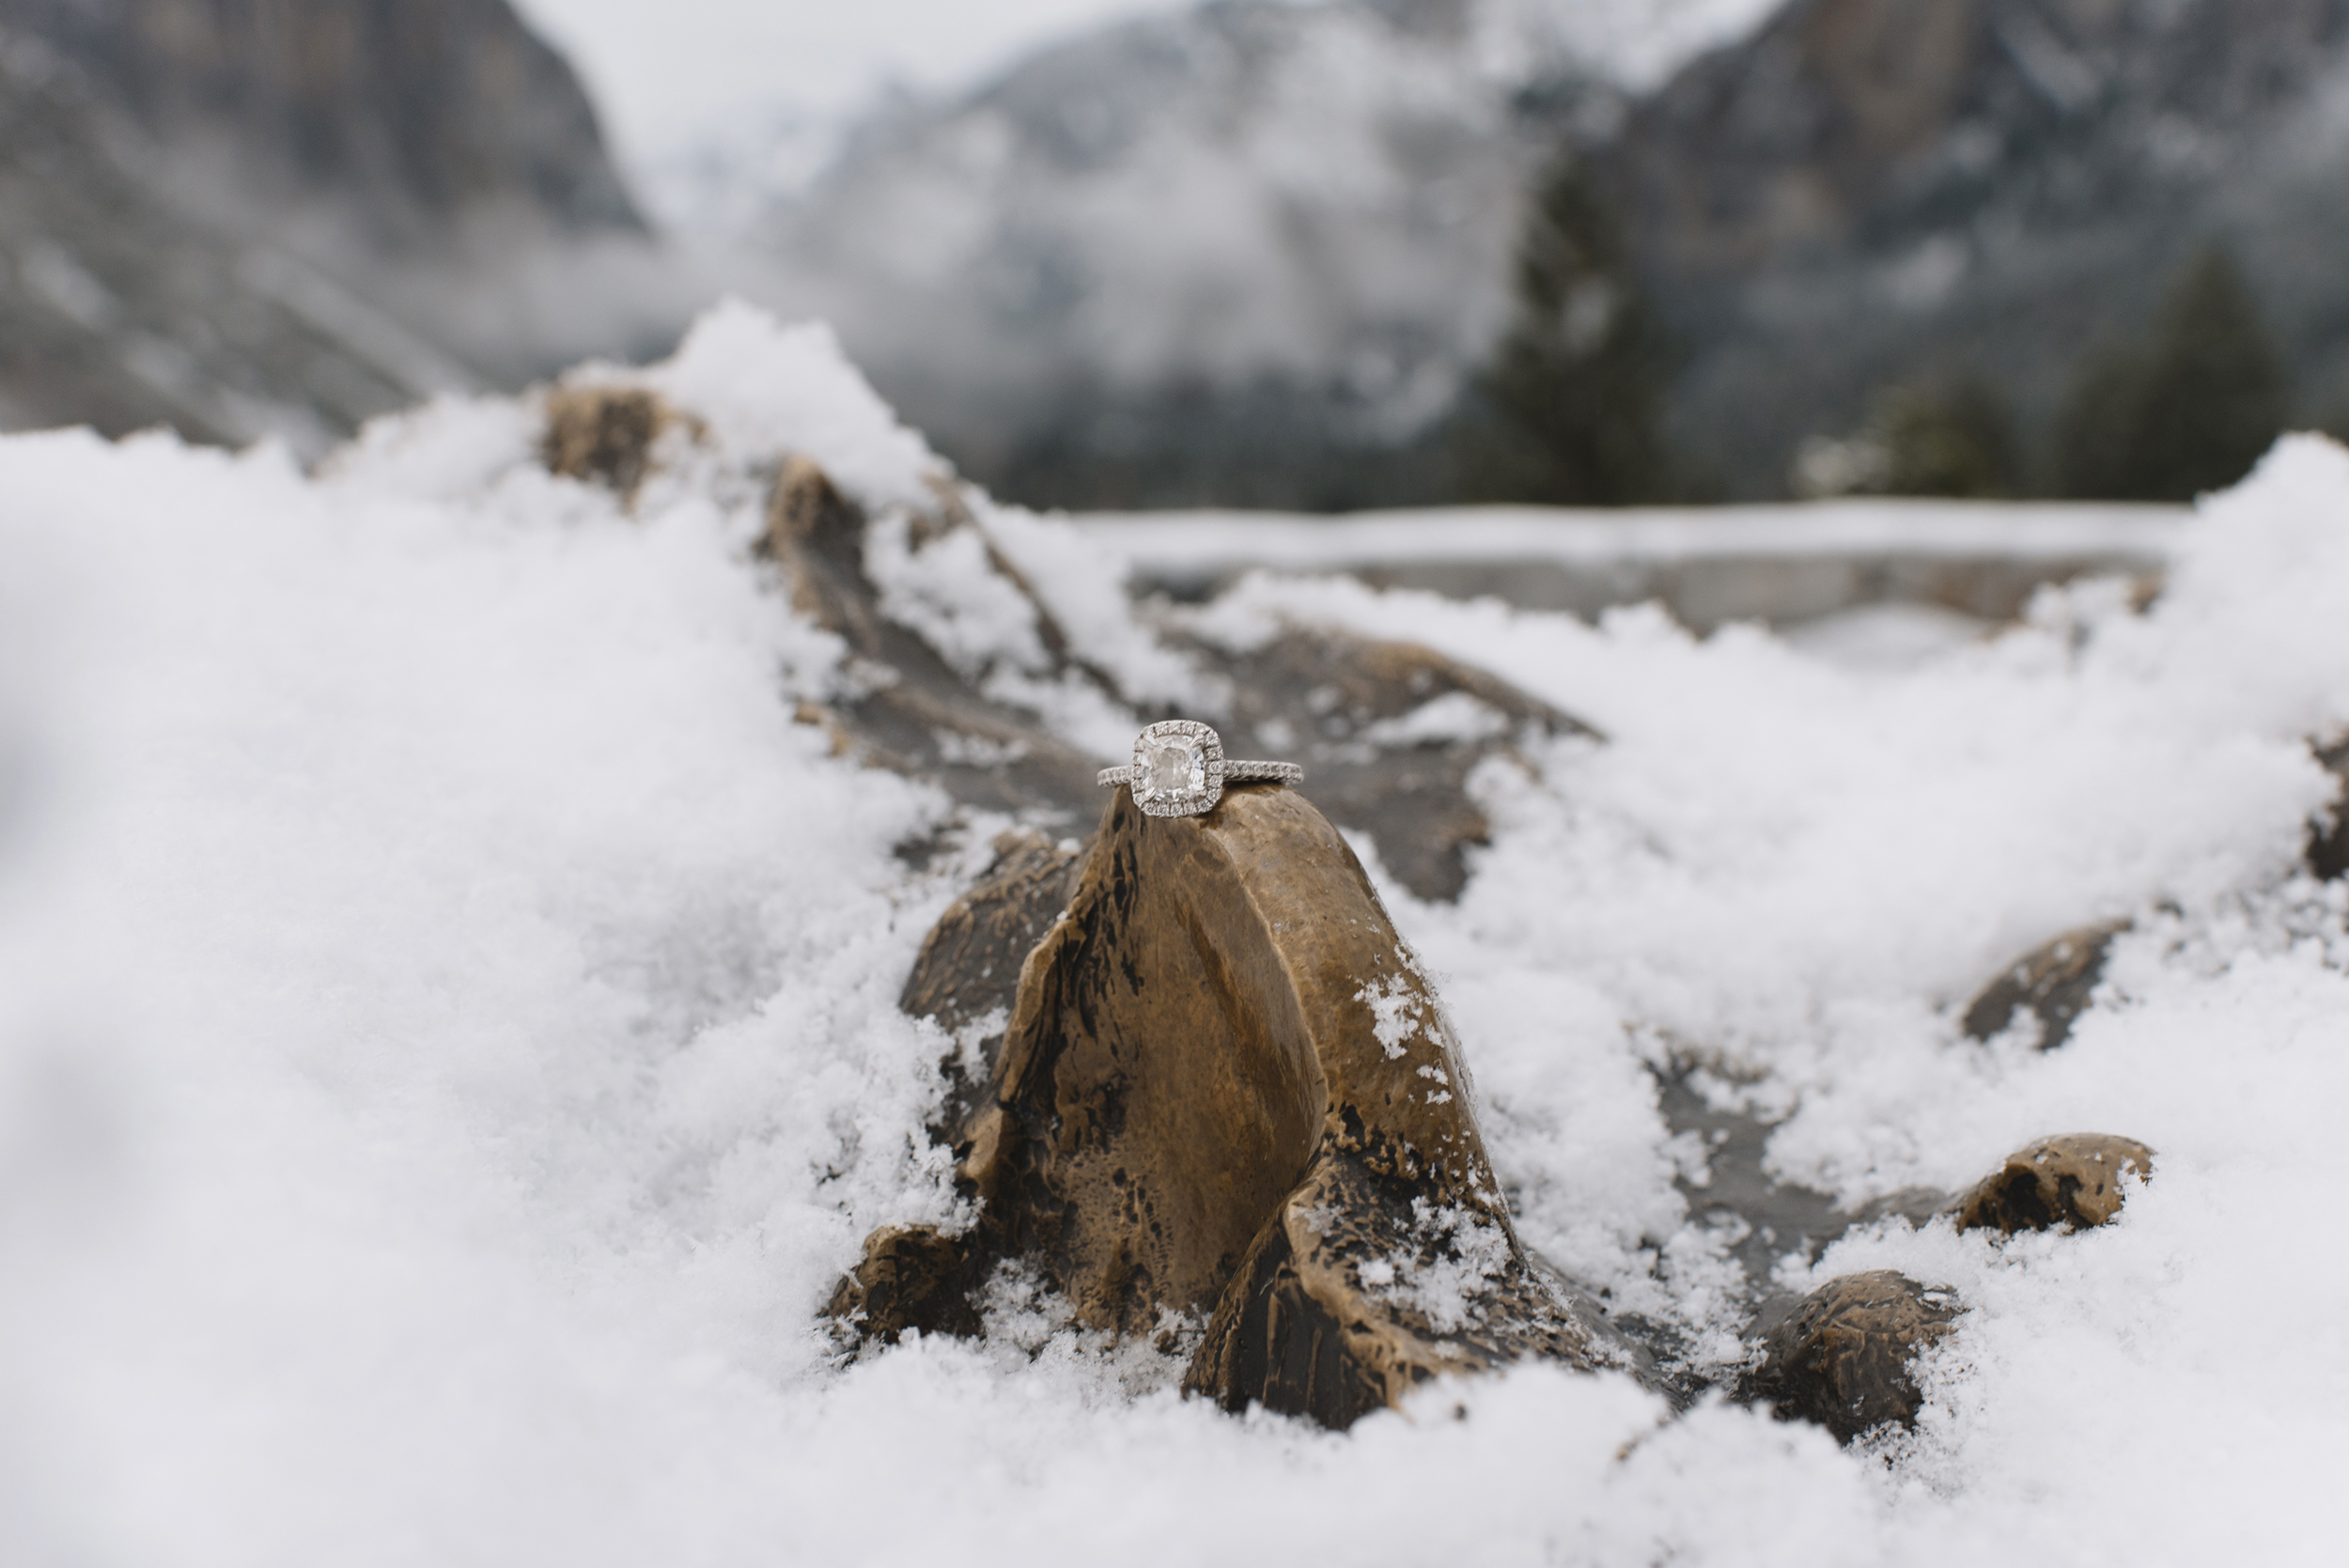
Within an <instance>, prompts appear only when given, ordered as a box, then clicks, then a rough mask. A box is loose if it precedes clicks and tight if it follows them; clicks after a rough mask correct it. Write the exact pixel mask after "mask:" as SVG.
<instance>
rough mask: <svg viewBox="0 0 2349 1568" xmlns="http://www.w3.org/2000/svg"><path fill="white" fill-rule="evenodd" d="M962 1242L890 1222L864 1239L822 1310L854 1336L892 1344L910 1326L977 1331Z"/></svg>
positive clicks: (969, 1269) (966, 1334) (948, 1331)
mask: <svg viewBox="0 0 2349 1568" xmlns="http://www.w3.org/2000/svg"><path fill="white" fill-rule="evenodd" d="M973 1283H974V1281H973V1280H972V1267H971V1258H970V1256H969V1254H968V1252H967V1251H966V1250H965V1249H964V1247H963V1244H962V1242H961V1241H960V1240H959V1239H958V1238H957V1237H954V1236H950V1235H946V1234H943V1233H941V1232H940V1231H937V1230H934V1229H932V1228H930V1227H929V1226H926V1225H890V1226H885V1227H883V1228H882V1229H880V1230H878V1231H875V1232H874V1233H873V1234H871V1235H869V1236H867V1237H866V1238H865V1241H864V1256H863V1260H862V1261H860V1262H859V1263H858V1264H857V1265H856V1267H855V1268H854V1269H852V1270H851V1271H850V1272H849V1273H848V1277H847V1278H846V1279H844V1280H842V1281H840V1284H839V1288H837V1289H836V1290H834V1291H833V1292H832V1300H831V1302H830V1303H829V1304H828V1305H827V1306H826V1307H825V1309H824V1310H825V1311H826V1312H828V1313H830V1314H831V1316H832V1318H833V1319H834V1320H836V1321H837V1322H838V1323H840V1324H841V1325H842V1327H844V1329H847V1330H849V1331H850V1332H851V1333H852V1334H853V1335H854V1336H856V1337H860V1338H863V1339H876V1340H879V1341H880V1342H881V1343H884V1344H895V1343H897V1340H898V1337H899V1336H900V1335H902V1334H903V1333H904V1332H905V1331H906V1330H907V1329H909V1328H918V1329H920V1330H921V1331H922V1332H923V1333H925V1334H955V1335H958V1336H962V1337H966V1338H967V1337H969V1336H971V1335H973V1334H976V1333H977V1332H978V1331H979V1315H978V1313H977V1312H976V1311H974V1310H973V1309H972V1305H971V1296H970V1293H971V1289H972V1284H973Z"/></svg>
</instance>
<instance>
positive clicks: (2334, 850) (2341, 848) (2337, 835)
mask: <svg viewBox="0 0 2349 1568" xmlns="http://www.w3.org/2000/svg"><path fill="white" fill-rule="evenodd" d="M2316 760H2317V761H2318V763H2320V764H2321V765H2322V766H2323V767H2324V768H2325V771H2326V772H2327V773H2330V774H2331V775H2332V776H2333V779H2334V788H2333V802H2332V814H2331V815H2330V817H2329V818H2328V819H2326V820H2325V821H2323V822H2312V823H2310V825H2309V848H2308V862H2309V870H2310V873H2311V874H2313V875H2315V876H2317V877H2322V878H2324V879H2325V880H2326V881H2330V880H2332V879H2333V878H2335V877H2341V876H2342V875H2344V874H2349V735H2342V736H2341V737H2339V738H2337V739H2335V740H2334V741H2333V743H2332V744H2331V745H2329V746H2324V747H2319V748H2318V749H2317V752H2316Z"/></svg>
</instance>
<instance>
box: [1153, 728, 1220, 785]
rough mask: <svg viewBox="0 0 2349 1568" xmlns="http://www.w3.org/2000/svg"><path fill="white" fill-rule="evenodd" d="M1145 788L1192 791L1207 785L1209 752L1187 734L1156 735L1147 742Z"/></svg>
mask: <svg viewBox="0 0 2349 1568" xmlns="http://www.w3.org/2000/svg"><path fill="white" fill-rule="evenodd" d="M1142 766H1143V770H1144V774H1145V777H1144V779H1143V788H1145V789H1147V790H1149V791H1150V793H1151V794H1153V795H1182V794H1190V793H1192V792H1194V791H1197V790H1202V789H1205V788H1206V787H1207V753H1206V749H1205V748H1204V747H1202V746H1201V745H1200V744H1199V742H1198V741H1196V740H1193V739H1191V738H1190V737H1186V736H1164V737H1153V738H1151V739H1149V740H1146V741H1144V742H1143V747H1142Z"/></svg>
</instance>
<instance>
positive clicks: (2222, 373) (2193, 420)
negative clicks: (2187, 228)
mask: <svg viewBox="0 0 2349 1568" xmlns="http://www.w3.org/2000/svg"><path fill="white" fill-rule="evenodd" d="M2290 408H2291V391H2290V383H2289V381H2288V380H2287V379H2286V376H2285V373H2284V365H2283V359H2282V356H2281V355H2280V354H2279V353H2278V352H2277V350H2276V346H2275V343H2274V342H2273V340H2271V339H2270V338H2269V337H2268V335H2267V329H2266V327H2265V326H2264V324H2263V323H2262V321H2261V320H2260V315H2259V307H2258V305H2257V304H2256V303H2254V302H2253V300H2252V299H2251V294H2250V290H2249V289H2248V288H2247V287H2245V286H2244V282H2243V276H2242V273H2241V272H2238V271H2237V270H2236V268H2235V265H2234V262H2233V260H2232V258H2231V257H2230V256H2228V255H2227V253H2226V251H2225V250H2224V249H2223V248H2221V247H2219V246H2217V245H2213V246H2211V247H2209V248H2208V249H2206V250H2204V251H2203V252H2202V254H2201V256H2197V257H2196V258H2195V260H2194V261H2193V262H2192V263H2190V264H2189V265H2188V266H2187V267H2186V271H2185V272H2183V273H2182V274H2180V276H2179V278H2178V280H2177V282H2176V283H2174V284H2172V285H2171V286H2170V293H2169V295H2168V297H2167V298H2166V299H2165V300H2164V301H2163V302H2162V307H2161V312H2160V316H2159V318H2157V319H2156V321H2155V331H2154V335H2153V338H2152V340H2151V341H2150V342H2149V343H2147V344H2146V345H2144V346H2143V347H2141V348H2133V347H2126V346H2122V347H2110V348H2106V349H2100V350H2098V351H2097V352H2095V353H2093V354H2092V355H2090V357H2089V358H2088V360H2087V361H2086V362H2085V363H2084V364H2083V365H2081V368H2080V372H2079V375H2078V376H2077V379H2076V380H2075V381H2074V383H2073V387H2072V391H2071V393H2070V395H2069V396H2067V397H2066V399H2065V403H2064V408H2063V411H2062V413H2061V415H2060V416H2059V418H2058V420H2057V423H2056V439H2057V442H2058V450H2057V454H2056V462H2057V475H2058V480H2059V484H2060V488H2061V489H2062V490H2063V492H2064V493H2065V494H2067V495H2076V496H2092V497H2104V498H2109V499H2113V500H2130V501H2189V500H2191V499H2193V498H2194V497H2195V496H2197V495H2200V494H2201V493H2202V492H2203V491H2205V490H2215V489H2224V488H2225V487H2227V486H2229V485H2232V484H2233V483H2234V482H2235V481H2236V480H2238V479H2240V478H2242V477H2243V475H2244V474H2247V473H2248V472H2249V471H2250V468H2251V465H2252V464H2253V463H2255V462H2257V461H2258V460H2259V458H2260V456H2261V454H2263V452H2265V451H2266V450H2267V448H2268V446H2269V444H2270V443H2272V442H2274V441H2275V439H2276V437H2277V435H2278V434H2279V432H2280V431H2281V430H2282V429H2283V428H2284V425H2285V423H2286V421H2287V420H2288V418H2289V417H2290Z"/></svg>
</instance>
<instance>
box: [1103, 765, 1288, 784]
mask: <svg viewBox="0 0 2349 1568" xmlns="http://www.w3.org/2000/svg"><path fill="white" fill-rule="evenodd" d="M1140 774H1141V770H1140V769H1139V768H1137V767H1135V765H1134V764H1132V763H1130V762H1129V763H1127V764H1125V765H1124V766H1122V767H1118V768H1102V769H1101V771H1100V774H1099V776H1097V778H1096V779H1095V780H1094V781H1093V782H1094V783H1095V784H1100V785H1102V786H1104V787H1106V786H1108V785H1110V784H1136V783H1139V782H1140ZM1266 779H1269V780H1272V781H1274V782H1276V783H1280V784H1302V783H1303V782H1304V779H1305V770H1304V769H1303V768H1299V766H1298V765H1297V764H1295V763H1293V762H1226V763H1224V765H1223V782H1224V783H1225V784H1252V783H1255V782H1257V781H1259V780H1266Z"/></svg>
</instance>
